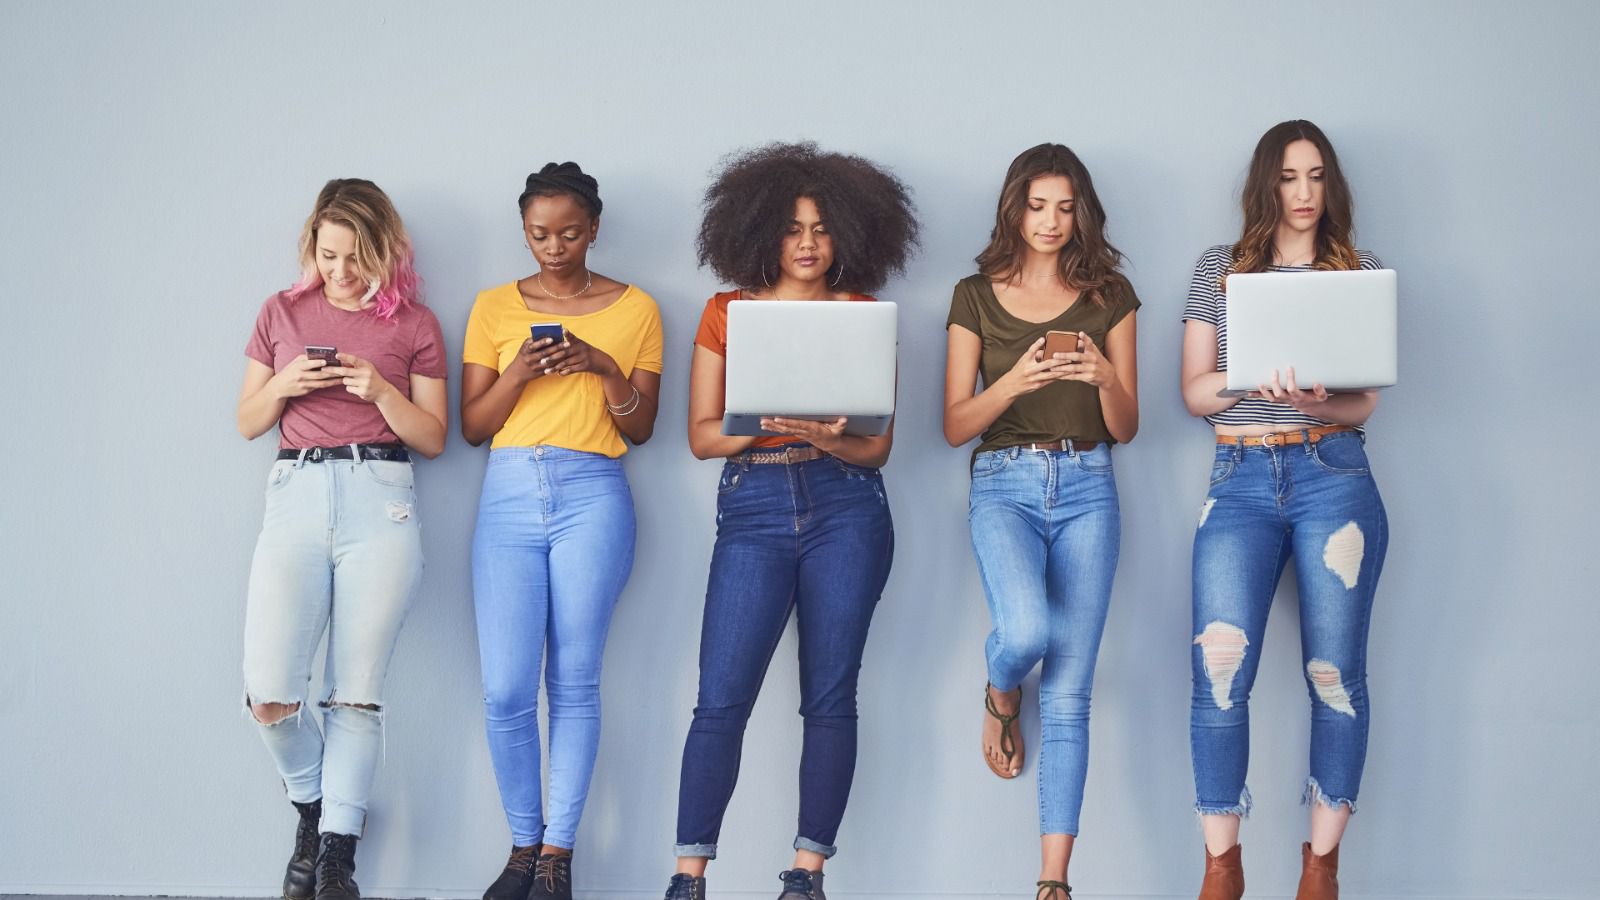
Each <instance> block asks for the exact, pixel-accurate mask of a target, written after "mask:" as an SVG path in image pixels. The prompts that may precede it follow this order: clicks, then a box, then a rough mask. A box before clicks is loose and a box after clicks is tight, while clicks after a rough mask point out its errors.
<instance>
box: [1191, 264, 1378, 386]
mask: <svg viewBox="0 0 1600 900" xmlns="http://www.w3.org/2000/svg"><path fill="white" fill-rule="evenodd" d="M1227 304H1228V310H1227V313H1228V335H1227V337H1228V372H1227V374H1228V381H1227V385H1228V386H1227V387H1226V388H1224V389H1223V390H1221V391H1218V392H1217V396H1219V397H1239V396H1242V395H1244V394H1246V393H1248V392H1250V391H1253V390H1255V389H1256V388H1257V386H1258V385H1262V384H1271V383H1272V370H1273V369H1277V370H1278V378H1279V381H1280V382H1281V381H1283V380H1285V379H1286V378H1287V375H1286V373H1285V370H1286V369H1287V368H1288V367H1290V366H1294V376H1295V383H1296V384H1297V385H1298V386H1299V387H1301V388H1302V389H1306V390H1309V389H1310V388H1311V386H1312V385H1314V384H1321V385H1322V386H1323V387H1325V388H1327V389H1328V390H1329V391H1330V392H1337V391H1358V390H1370V389H1372V388H1380V387H1388V386H1390V385H1393V384H1395V383H1396V382H1397V381H1398V379H1399V362H1398V351H1397V340H1396V327H1397V319H1398V314H1397V306H1396V281H1395V273H1394V270H1392V269H1375V270H1366V271H1363V270H1352V271H1344V272H1255V273H1245V274H1239V275H1230V276H1228V299H1227Z"/></svg>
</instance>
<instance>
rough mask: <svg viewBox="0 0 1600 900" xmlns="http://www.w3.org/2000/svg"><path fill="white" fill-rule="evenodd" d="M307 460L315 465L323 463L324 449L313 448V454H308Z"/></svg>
mask: <svg viewBox="0 0 1600 900" xmlns="http://www.w3.org/2000/svg"><path fill="white" fill-rule="evenodd" d="M306 459H308V460H310V461H312V462H314V463H319V462H322V448H321V447H312V448H311V452H310V453H307V454H306Z"/></svg>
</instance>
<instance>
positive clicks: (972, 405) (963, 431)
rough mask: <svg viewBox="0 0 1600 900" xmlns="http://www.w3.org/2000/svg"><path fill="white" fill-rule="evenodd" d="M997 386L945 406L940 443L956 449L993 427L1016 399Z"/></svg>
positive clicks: (999, 385)
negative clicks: (942, 438) (995, 421)
mask: <svg viewBox="0 0 1600 900" xmlns="http://www.w3.org/2000/svg"><path fill="white" fill-rule="evenodd" d="M1001 384H1003V382H1002V383H1001ZM1001 384H995V385H991V386H990V387H987V388H985V389H984V390H982V391H980V392H979V393H977V394H975V395H973V396H971V397H967V398H965V399H963V400H957V401H956V402H954V403H951V404H948V405H946V406H945V408H944V439H945V440H946V441H948V442H949V443H950V446H952V447H959V446H961V445H962V444H965V443H966V442H967V441H970V440H972V439H973V438H975V437H977V436H978V435H980V434H983V432H984V429H986V428H988V427H989V426H990V425H993V424H994V420H995V419H998V418H1000V414H1001V413H1003V412H1005V411H1006V410H1007V409H1009V408H1010V407H1011V403H1012V401H1013V400H1015V399H1016V396H1015V395H1013V394H1011V393H1010V392H1009V391H1007V390H1005V389H1004V388H1003V387H1002V386H1001Z"/></svg>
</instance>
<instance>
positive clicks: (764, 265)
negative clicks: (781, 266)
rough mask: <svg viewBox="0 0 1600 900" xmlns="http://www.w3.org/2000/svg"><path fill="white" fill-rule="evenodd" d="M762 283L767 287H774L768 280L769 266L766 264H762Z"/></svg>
mask: <svg viewBox="0 0 1600 900" xmlns="http://www.w3.org/2000/svg"><path fill="white" fill-rule="evenodd" d="M761 283H762V284H764V285H766V286H767V287H769V288H770V287H772V282H770V281H768V280H767V264H766V263H762V264H761Z"/></svg>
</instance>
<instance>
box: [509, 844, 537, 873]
mask: <svg viewBox="0 0 1600 900" xmlns="http://www.w3.org/2000/svg"><path fill="white" fill-rule="evenodd" d="M538 859H539V845H538V844H530V845H528V846H526V847H512V848H511V858H510V859H508V860H506V871H507V872H516V873H518V874H520V875H527V874H529V873H530V872H532V871H533V864H534V863H535V862H537V861H538Z"/></svg>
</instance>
